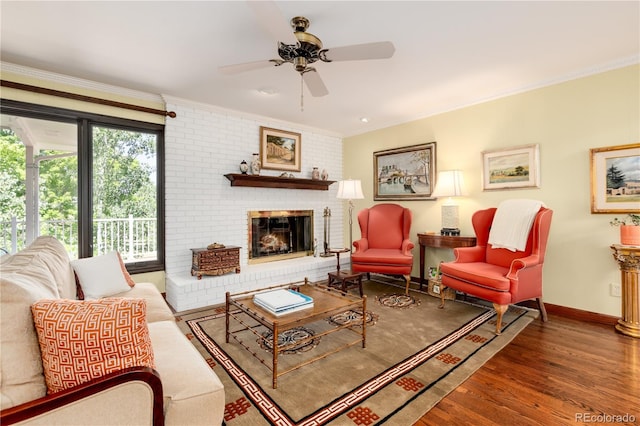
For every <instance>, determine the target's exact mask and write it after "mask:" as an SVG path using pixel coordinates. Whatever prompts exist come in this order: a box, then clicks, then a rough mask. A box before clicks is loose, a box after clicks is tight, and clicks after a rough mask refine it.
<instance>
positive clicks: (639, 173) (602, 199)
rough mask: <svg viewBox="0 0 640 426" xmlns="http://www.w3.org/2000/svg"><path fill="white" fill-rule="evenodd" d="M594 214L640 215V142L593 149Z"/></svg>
mask: <svg viewBox="0 0 640 426" xmlns="http://www.w3.org/2000/svg"><path fill="white" fill-rule="evenodd" d="M591 213H640V143H635V144H630V145H618V146H610V147H606V148H592V149H591Z"/></svg>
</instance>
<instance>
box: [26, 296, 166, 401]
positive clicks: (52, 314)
mask: <svg viewBox="0 0 640 426" xmlns="http://www.w3.org/2000/svg"><path fill="white" fill-rule="evenodd" d="M146 311H147V304H146V301H145V300H144V299H126V298H105V299H99V300H66V299H57V300H40V301H38V302H36V303H34V304H33V305H31V312H32V314H33V321H34V324H35V327H36V331H37V333H38V342H39V343H40V352H41V355H42V365H43V367H44V376H45V381H46V383H47V390H48V393H54V392H59V391H61V390H64V389H67V388H70V387H73V386H77V385H79V384H81V383H84V382H87V381H89V380H92V379H95V378H97V377H101V376H104V375H105V374H108V373H111V372H113V371H117V370H121V369H123V368H128V367H134V366H145V367H151V368H155V363H154V357H153V348H152V347H151V339H150V338H149V329H148V327H147V322H146V320H145V315H146Z"/></svg>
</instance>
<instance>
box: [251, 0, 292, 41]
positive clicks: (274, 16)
mask: <svg viewBox="0 0 640 426" xmlns="http://www.w3.org/2000/svg"><path fill="white" fill-rule="evenodd" d="M247 4H248V5H249V7H250V8H251V9H252V10H253V12H254V13H255V14H256V16H257V18H258V22H259V23H260V25H261V26H262V28H263V29H264V30H265V31H266V32H267V33H269V34H271V37H273V39H274V40H275V41H281V42H283V43H285V44H296V43H298V40H297V39H296V36H295V35H294V34H293V29H292V28H291V25H289V21H287V19H286V18H285V17H284V15H283V14H282V11H280V8H278V5H276V2H274V1H248V2H247Z"/></svg>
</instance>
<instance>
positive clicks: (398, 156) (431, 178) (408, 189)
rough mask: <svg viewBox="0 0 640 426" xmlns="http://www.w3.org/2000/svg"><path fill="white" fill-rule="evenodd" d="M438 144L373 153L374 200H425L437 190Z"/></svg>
mask: <svg viewBox="0 0 640 426" xmlns="http://www.w3.org/2000/svg"><path fill="white" fill-rule="evenodd" d="M435 172H436V143H435V142H429V143H425V144H421V145H413V146H407V147H404V148H395V149H388V150H385V151H376V152H374V153H373V173H374V176H373V186H374V196H373V199H374V200H424V199H428V198H432V197H431V193H433V189H434V187H435Z"/></svg>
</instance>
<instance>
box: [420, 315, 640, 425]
mask: <svg viewBox="0 0 640 426" xmlns="http://www.w3.org/2000/svg"><path fill="white" fill-rule="evenodd" d="M602 415H608V416H624V415H627V417H626V418H616V417H610V418H602V417H600V418H597V417H596V416H602ZM598 420H599V421H598ZM616 420H618V421H616ZM596 421H597V423H599V424H603V423H617V424H629V425H632V424H640V339H634V338H632V337H627V336H624V335H621V334H619V333H616V332H614V330H613V326H611V325H604V324H596V323H589V322H584V321H579V320H574V319H569V318H566V317H561V316H557V315H551V314H550V315H549V321H548V322H546V323H542V322H541V321H540V320H535V321H533V322H532V323H531V324H530V325H529V326H527V328H526V329H525V330H523V331H522V332H521V333H520V334H519V335H518V336H516V338H515V339H514V340H513V341H512V342H511V343H510V344H509V345H507V347H505V348H504V349H503V350H502V351H500V352H499V353H498V354H496V355H495V356H494V357H493V358H492V359H490V360H489V361H488V362H487V363H486V364H485V365H484V366H482V368H481V369H480V370H479V371H477V372H476V373H475V374H473V375H472V376H471V377H470V378H469V379H468V380H467V381H466V382H464V383H463V384H462V385H461V386H459V387H458V388H457V389H456V390H455V391H453V392H452V393H450V394H449V395H447V396H446V397H445V398H444V399H443V400H442V401H440V403H438V405H436V406H435V407H433V408H432V409H431V410H430V411H429V412H428V413H426V414H425V415H424V416H423V417H422V418H421V419H420V420H419V421H418V422H417V423H415V425H414V426H425V425H444V424H446V425H471V424H472V425H476V426H478V425H512V424H516V423H517V424H518V425H552V424H553V425H576V424H581V423H595V422H596Z"/></svg>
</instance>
